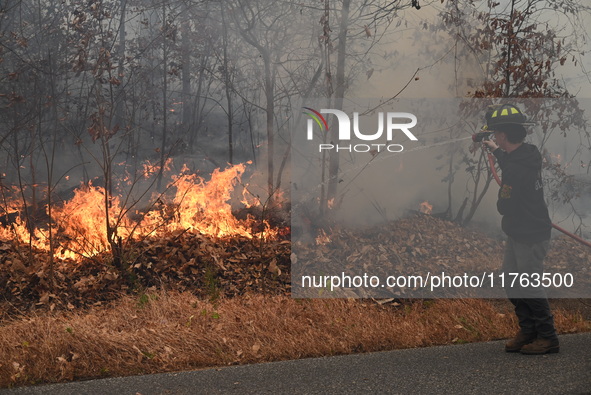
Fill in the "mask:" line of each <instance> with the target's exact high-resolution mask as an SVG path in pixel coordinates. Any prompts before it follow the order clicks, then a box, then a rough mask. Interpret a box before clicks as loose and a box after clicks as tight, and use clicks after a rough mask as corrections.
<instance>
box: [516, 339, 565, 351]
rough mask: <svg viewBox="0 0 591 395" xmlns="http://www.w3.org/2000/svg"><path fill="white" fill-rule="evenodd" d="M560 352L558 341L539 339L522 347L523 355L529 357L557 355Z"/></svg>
mask: <svg viewBox="0 0 591 395" xmlns="http://www.w3.org/2000/svg"><path fill="white" fill-rule="evenodd" d="M558 351H560V346H559V344H558V339H556V340H550V339H542V338H537V339H536V340H534V341H533V342H531V343H530V344H526V345H525V346H523V347H521V353H522V354H527V355H539V354H549V353H557V352H558Z"/></svg>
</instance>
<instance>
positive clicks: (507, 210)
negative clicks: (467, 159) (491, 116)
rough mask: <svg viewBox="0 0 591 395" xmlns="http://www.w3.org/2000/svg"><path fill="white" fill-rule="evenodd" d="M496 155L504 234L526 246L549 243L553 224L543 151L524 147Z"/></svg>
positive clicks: (526, 145)
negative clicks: (547, 201)
mask: <svg viewBox="0 0 591 395" xmlns="http://www.w3.org/2000/svg"><path fill="white" fill-rule="evenodd" d="M493 154H494V155H495V156H496V158H497V161H498V162H499V166H500V167H501V171H502V184H501V189H500V190H499V198H498V200H497V210H498V211H499V213H500V214H501V215H502V216H503V219H502V222H501V226H502V228H503V232H505V233H506V234H507V235H508V236H510V237H512V238H513V239H515V240H516V241H518V242H522V243H527V244H533V243H538V242H541V241H544V240H549V239H550V233H551V231H552V222H551V221H550V216H549V215H548V208H547V207H546V202H545V201H544V188H543V183H542V155H540V151H538V149H537V148H536V146H535V145H531V144H527V143H523V144H521V145H520V146H519V147H518V148H517V149H515V150H514V151H513V152H511V153H507V152H505V151H503V150H501V149H496V150H495V151H494V152H493Z"/></svg>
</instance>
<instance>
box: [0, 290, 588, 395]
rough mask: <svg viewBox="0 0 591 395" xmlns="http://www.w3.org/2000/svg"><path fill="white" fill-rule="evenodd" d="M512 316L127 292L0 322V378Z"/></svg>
mask: <svg viewBox="0 0 591 395" xmlns="http://www.w3.org/2000/svg"><path fill="white" fill-rule="evenodd" d="M554 313H555V320H556V326H557V329H558V330H559V332H560V333H571V332H579V331H589V330H591V322H589V321H586V320H584V319H583V318H582V316H581V315H580V314H576V313H571V312H568V311H565V310H561V309H556V310H555V311H554ZM516 325H517V324H516V322H515V318H514V316H513V314H506V311H505V310H504V309H502V308H500V307H499V306H498V303H492V302H491V301H487V300H476V299H437V300H424V301H423V300H416V301H412V302H408V304H402V305H399V306H393V305H379V304H377V303H375V302H373V301H360V300H343V299H305V300H297V299H292V298H290V297H288V296H260V295H253V296H243V297H236V298H232V299H221V300H219V301H218V302H216V303H210V302H206V301H203V300H201V299H197V298H196V297H195V296H193V295H191V294H190V293H187V292H185V293H178V292H159V293H155V294H145V295H142V296H141V297H140V298H137V297H135V298H134V297H131V296H125V297H123V298H122V299H120V300H119V301H117V302H115V303H114V304H113V305H112V306H109V307H94V308H92V309H90V310H87V311H84V312H81V311H70V312H58V313H37V314H35V315H29V316H27V317H22V318H20V319H12V320H9V321H5V322H3V323H2V324H1V326H0V356H1V357H0V387H8V386H18V385H31V384H38V383H42V382H60V381H71V380H76V379H87V378H96V377H111V376H124V375H132V374H146V373H156V372H166V371H178V370H188V369H195V368H203V367H211V366H222V365H231V364H242V363H256V362H268V361H277V360H285V359H296V358H305V357H317V356H325V355H336V354H348V353H354V352H369V351H380V350H390V349H397V348H409V347H422V346H431V345H439V344H450V343H464V342H474V341H487V340H493V339H499V338H506V337H509V336H512V335H513V334H514V332H515V328H516ZM499 352H501V350H500V351H499Z"/></svg>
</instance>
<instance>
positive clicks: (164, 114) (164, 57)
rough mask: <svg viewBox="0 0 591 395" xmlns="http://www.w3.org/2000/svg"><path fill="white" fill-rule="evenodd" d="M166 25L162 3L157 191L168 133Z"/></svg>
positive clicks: (164, 6) (160, 185) (160, 186)
mask: <svg viewBox="0 0 591 395" xmlns="http://www.w3.org/2000/svg"><path fill="white" fill-rule="evenodd" d="M167 30H168V29H167V23H166V2H163V3H162V77H163V84H162V145H161V147H160V170H159V171H158V184H157V188H158V190H159V191H160V190H162V176H163V173H164V161H165V160H166V137H167V135H168V131H167V130H166V127H167V126H168V125H167V116H168V110H167V107H168V100H167V99H168V97H167V96H168V95H167V94H168V73H167V69H168V68H167V67H166V62H167V59H168V47H167V45H166V39H167V34H168V32H167Z"/></svg>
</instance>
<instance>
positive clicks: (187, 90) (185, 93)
mask: <svg viewBox="0 0 591 395" xmlns="http://www.w3.org/2000/svg"><path fill="white" fill-rule="evenodd" d="M183 10H184V16H183V20H182V21H181V35H182V37H181V57H182V59H181V61H182V64H183V69H182V72H183V75H182V93H181V97H182V101H183V121H182V122H183V132H184V133H183V134H184V135H185V134H186V133H190V130H191V129H192V127H193V125H191V121H192V119H193V114H192V111H191V110H192V106H191V104H190V102H191V69H192V67H191V38H190V36H189V35H190V34H191V25H190V23H189V15H188V12H189V6H188V5H187V4H186V3H185V4H184V6H183Z"/></svg>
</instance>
